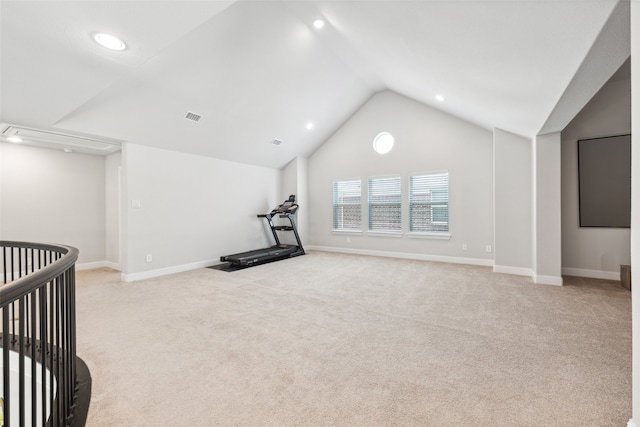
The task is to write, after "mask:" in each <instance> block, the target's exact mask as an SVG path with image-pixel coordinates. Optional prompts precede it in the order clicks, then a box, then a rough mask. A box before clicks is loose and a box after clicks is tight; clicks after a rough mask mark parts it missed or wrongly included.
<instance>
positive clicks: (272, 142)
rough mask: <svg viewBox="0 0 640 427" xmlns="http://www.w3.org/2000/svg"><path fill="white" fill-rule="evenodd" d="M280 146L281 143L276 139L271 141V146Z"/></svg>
mask: <svg viewBox="0 0 640 427" xmlns="http://www.w3.org/2000/svg"><path fill="white" fill-rule="evenodd" d="M280 144H282V141H281V140H279V139H278V138H275V139H273V141H271V145H280Z"/></svg>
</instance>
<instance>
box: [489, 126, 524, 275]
mask: <svg viewBox="0 0 640 427" xmlns="http://www.w3.org/2000/svg"><path fill="white" fill-rule="evenodd" d="M531 154H532V152H531V140H530V139H527V138H524V137H522V136H519V135H515V134H513V133H510V132H506V131H504V130H501V129H494V132H493V164H494V212H495V218H494V230H495V237H494V241H495V255H494V257H495V258H494V267H493V269H494V271H496V272H500V273H511V274H520V275H526V276H532V274H533V270H532V241H531V239H532V237H533V236H532V225H533V224H532V217H531V215H532V211H531V208H532V193H531V190H532V181H531V166H532V159H531Z"/></svg>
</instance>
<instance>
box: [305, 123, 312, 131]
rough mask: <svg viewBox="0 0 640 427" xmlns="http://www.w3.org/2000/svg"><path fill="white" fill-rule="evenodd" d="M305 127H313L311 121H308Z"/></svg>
mask: <svg viewBox="0 0 640 427" xmlns="http://www.w3.org/2000/svg"><path fill="white" fill-rule="evenodd" d="M305 127H306V128H307V130H311V129H313V123H311V122H309V123H307V125H306V126H305Z"/></svg>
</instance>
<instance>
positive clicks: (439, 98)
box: [436, 95, 444, 102]
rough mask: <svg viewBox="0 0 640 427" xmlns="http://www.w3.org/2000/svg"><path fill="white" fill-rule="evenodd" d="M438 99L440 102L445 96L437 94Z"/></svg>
mask: <svg viewBox="0 0 640 427" xmlns="http://www.w3.org/2000/svg"><path fill="white" fill-rule="evenodd" d="M436 99H437V100H438V101H440V102H442V101H444V96H442V95H436Z"/></svg>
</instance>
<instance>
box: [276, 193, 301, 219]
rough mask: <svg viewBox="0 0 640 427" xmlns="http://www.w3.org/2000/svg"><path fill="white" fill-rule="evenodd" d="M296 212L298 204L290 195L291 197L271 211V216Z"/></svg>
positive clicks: (294, 197)
mask: <svg viewBox="0 0 640 427" xmlns="http://www.w3.org/2000/svg"><path fill="white" fill-rule="evenodd" d="M297 210H298V204H297V203H296V196H295V195H293V194H292V195H291V196H289V199H288V200H286V201H285V202H284V203H283V204H281V205H279V206H278V207H276V208H275V209H274V210H272V211H271V214H272V215H275V214H294V213H296V211H297Z"/></svg>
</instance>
